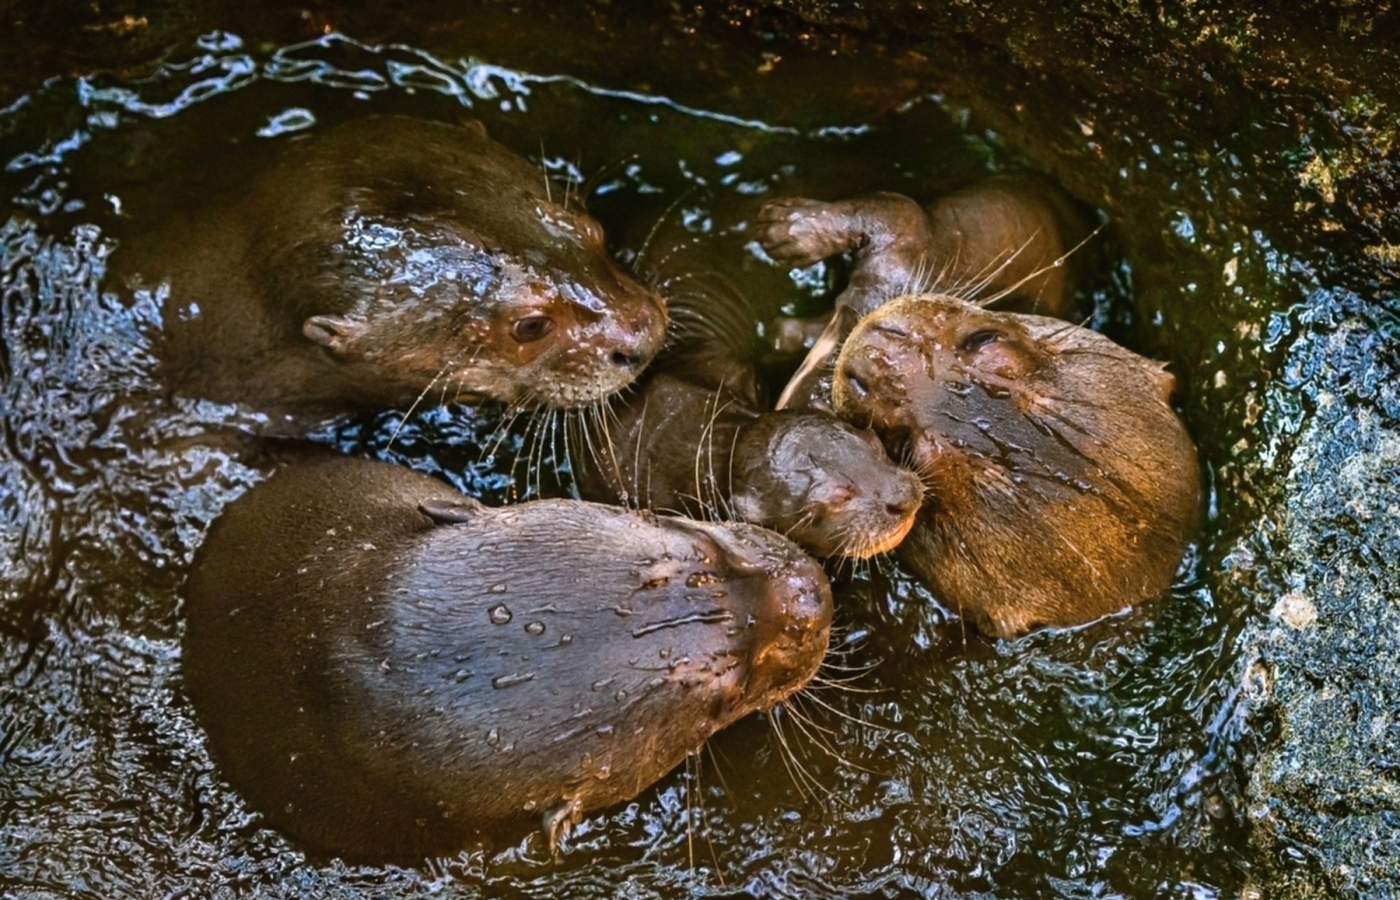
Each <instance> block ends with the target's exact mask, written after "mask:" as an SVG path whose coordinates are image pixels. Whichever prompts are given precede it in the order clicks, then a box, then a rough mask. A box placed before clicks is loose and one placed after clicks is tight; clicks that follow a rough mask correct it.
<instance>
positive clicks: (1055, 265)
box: [980, 221, 1108, 306]
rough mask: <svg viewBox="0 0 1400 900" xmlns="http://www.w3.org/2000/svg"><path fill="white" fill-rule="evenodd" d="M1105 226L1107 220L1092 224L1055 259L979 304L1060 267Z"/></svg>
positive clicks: (1014, 289) (988, 304) (989, 301)
mask: <svg viewBox="0 0 1400 900" xmlns="http://www.w3.org/2000/svg"><path fill="white" fill-rule="evenodd" d="M1107 226H1108V222H1107V221H1102V222H1100V223H1099V224H1098V225H1096V226H1094V230H1093V231H1091V232H1089V233H1088V234H1086V235H1085V236H1084V237H1083V238H1082V239H1081V240H1080V241H1079V243H1077V244H1075V245H1074V246H1073V247H1070V248H1069V249H1068V250H1066V251H1065V252H1064V253H1061V254H1060V255H1059V256H1057V257H1055V259H1054V260H1052V261H1051V262H1049V263H1047V264H1046V265H1043V266H1041V267H1040V268H1038V269H1036V270H1035V271H1034V272H1031V273H1030V274H1028V275H1026V276H1025V277H1024V278H1022V279H1021V280H1019V281H1017V282H1016V283H1015V284H1013V285H1010V286H1009V287H1006V288H1004V289H1002V290H1000V291H998V292H997V293H995V294H993V295H991V296H990V297H987V298H985V299H983V300H982V301H980V305H982V306H990V305H991V304H993V303H996V302H997V301H998V300H1001V299H1002V298H1003V297H1006V296H1007V295H1008V294H1012V293H1014V292H1015V291H1016V290H1017V289H1019V288H1020V287H1021V286H1022V285H1023V284H1025V283H1026V282H1028V281H1030V280H1032V279H1034V278H1038V277H1040V276H1041V275H1044V274H1045V273H1046V272H1049V271H1051V270H1052V269H1059V268H1062V267H1063V266H1064V264H1065V263H1066V262H1068V261H1069V258H1070V257H1071V256H1073V255H1074V254H1075V253H1076V252H1078V251H1079V250H1080V249H1081V248H1082V247H1083V246H1084V245H1085V244H1087V243H1089V242H1090V241H1091V240H1093V239H1094V238H1096V237H1098V234H1099V232H1100V231H1103V230H1104V228H1106V227H1107ZM1017 252H1018V253H1019V252H1020V251H1019V250H1018V251H1017Z"/></svg>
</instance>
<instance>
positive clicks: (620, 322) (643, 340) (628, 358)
mask: <svg viewBox="0 0 1400 900" xmlns="http://www.w3.org/2000/svg"><path fill="white" fill-rule="evenodd" d="M638 299H639V302H638V303H637V304H636V306H635V308H634V309H632V310H630V311H628V312H627V313H622V312H619V313H618V314H616V315H614V316H613V317H612V318H611V319H610V320H609V321H608V322H607V323H606V324H605V325H604V327H605V328H606V337H607V350H608V360H609V361H610V362H611V363H612V364H613V365H615V366H617V367H618V368H620V369H626V370H627V371H630V372H640V371H641V370H642V369H643V368H645V367H646V365H647V363H649V362H651V360H652V358H653V357H655V356H656V354H657V353H659V352H660V351H661V345H662V344H663V343H664V342H665V340H666V308H665V306H664V305H663V304H662V302H661V300H660V298H657V297H653V296H649V295H643V296H642V297H641V298H638Z"/></svg>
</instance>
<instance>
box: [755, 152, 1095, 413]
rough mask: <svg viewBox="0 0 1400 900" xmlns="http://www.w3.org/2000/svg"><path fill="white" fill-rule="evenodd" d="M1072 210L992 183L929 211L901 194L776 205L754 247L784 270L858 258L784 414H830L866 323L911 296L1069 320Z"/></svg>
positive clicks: (1027, 184)
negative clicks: (854, 335)
mask: <svg viewBox="0 0 1400 900" xmlns="http://www.w3.org/2000/svg"><path fill="white" fill-rule="evenodd" d="M1069 218H1070V216H1069V214H1068V201H1066V200H1064V199H1063V198H1061V197H1059V196H1058V195H1057V194H1054V193H1052V192H1051V191H1050V189H1049V188H1048V186H1046V185H1042V184H1040V183H1039V182H1031V181H1029V180H1011V179H996V180H991V181H986V182H983V183H981V184H976V185H972V186H971V187H967V188H964V189H962V190H959V191H955V192H953V193H951V194H948V195H946V196H944V197H942V198H940V199H938V200H937V201H935V202H934V203H932V204H931V205H930V206H929V207H928V208H926V209H925V208H923V207H920V206H919V205H918V204H917V203H916V202H914V201H913V200H911V199H909V198H908V197H905V196H903V195H901V194H893V193H877V194H869V195H866V196H863V197H857V198H854V199H851V200H842V201H838V202H835V203H822V202H819V201H816V200H806V199H801V198H779V199H775V200H770V201H769V202H768V203H766V204H764V206H763V209H762V210H761V211H760V212H759V216H758V223H759V232H758V240H759V242H760V243H761V244H762V245H763V247H764V249H765V251H767V253H768V254H769V255H770V256H772V257H773V258H774V259H775V260H776V261H778V262H779V263H782V264H785V265H789V266H807V265H811V264H812V263H815V262H817V261H818V260H821V259H824V258H826V257H828V256H834V255H836V254H840V253H850V254H852V256H853V257H854V259H853V265H852V268H851V273H850V281H849V283H848V285H847V287H846V289H845V290H844V291H842V293H841V294H840V296H838V297H837V299H836V311H835V313H834V315H833V316H832V319H831V321H830V323H829V324H828V325H827V327H826V329H825V330H824V331H823V332H822V334H821V335H820V336H819V337H818V338H817V339H816V341H815V343H814V344H813V346H812V349H811V352H810V353H809V354H808V355H807V358H806V359H805V360H804V362H803V364H802V367H801V368H800V369H799V371H798V373H797V375H795V376H794V377H793V379H792V381H790V382H789V384H788V387H787V389H786V390H784V391H783V395H782V397H780V398H779V400H778V407H779V408H787V407H795V408H819V409H825V408H827V403H828V398H829V395H830V377H831V364H832V362H833V361H834V360H835V358H836V354H837V352H838V351H839V350H840V346H841V342H842V340H844V339H845V336H846V335H847V334H849V333H850V330H851V328H853V327H854V326H855V323H856V322H858V321H859V320H860V318H861V317H862V316H865V315H867V314H868V313H870V312H871V311H873V310H875V309H877V308H878V307H879V306H880V305H881V304H883V303H885V302H886V301H888V300H890V299H892V298H893V297H896V296H899V295H901V294H905V293H916V292H919V291H925V290H937V291H938V292H940V293H945V294H951V295H954V296H958V297H962V298H963V299H967V300H972V299H983V300H991V299H993V298H994V299H996V300H997V301H999V305H1000V306H1001V307H1002V308H1010V309H1015V310H1017V311H1021V312H1035V313H1041V314H1044V315H1051V316H1066V315H1068V314H1069V313H1070V312H1071V301H1070V298H1069V297H1068V296H1067V294H1066V290H1065V270H1064V267H1063V266H1062V265H1057V264H1056V260H1059V259H1060V258H1061V257H1063V256H1064V254H1065V242H1064V238H1063V235H1062V229H1063V228H1064V227H1065V226H1066V225H1067V224H1069V222H1068V220H1069Z"/></svg>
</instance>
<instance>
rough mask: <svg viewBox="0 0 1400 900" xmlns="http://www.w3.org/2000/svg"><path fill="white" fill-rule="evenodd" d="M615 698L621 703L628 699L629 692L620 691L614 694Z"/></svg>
mask: <svg viewBox="0 0 1400 900" xmlns="http://www.w3.org/2000/svg"><path fill="white" fill-rule="evenodd" d="M613 699H614V700H616V701H617V702H618V703H621V702H623V701H624V700H626V699H627V692H626V691H618V692H617V693H616V694H613Z"/></svg>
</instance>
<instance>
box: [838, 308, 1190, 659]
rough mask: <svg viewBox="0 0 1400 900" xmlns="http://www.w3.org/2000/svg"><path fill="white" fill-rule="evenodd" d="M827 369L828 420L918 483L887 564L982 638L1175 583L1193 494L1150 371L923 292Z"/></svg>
mask: <svg viewBox="0 0 1400 900" xmlns="http://www.w3.org/2000/svg"><path fill="white" fill-rule="evenodd" d="M835 373H836V374H835V378H834V380H833V390H832V400H833V403H834V405H835V407H836V411H837V412H838V413H839V414H840V415H841V416H843V417H847V418H849V419H851V420H852V421H854V422H856V423H858V424H861V425H868V426H870V427H872V428H874V430H875V431H876V433H878V434H879V435H880V437H881V439H882V440H883V441H884V443H885V447H886V449H887V450H889V451H890V454H891V455H892V456H893V457H894V458H896V459H904V460H907V461H908V462H909V463H910V464H911V465H913V466H914V467H915V468H916V469H917V470H918V471H919V473H920V474H921V475H922V477H923V479H924V485H925V488H926V494H925V499H924V505H923V508H922V509H921V510H920V512H919V518H918V523H917V524H916V525H915V527H914V529H913V531H912V532H911V533H910V535H909V538H908V539H907V540H905V542H904V543H903V544H902V545H901V546H900V548H899V551H898V555H899V559H900V561H901V562H903V563H905V564H906V565H907V566H908V567H909V568H910V569H912V570H913V571H914V572H915V574H917V575H918V576H919V577H920V578H922V579H923V580H924V582H925V583H927V585H928V586H929V588H930V589H932V590H933V592H934V593H935V594H936V595H937V596H938V597H939V598H940V599H943V600H946V601H947V602H948V603H950V604H951V605H953V606H954V607H956V608H957V609H958V610H959V611H960V612H961V613H962V614H963V615H964V616H966V617H967V618H968V619H970V620H971V621H972V622H973V623H974V624H975V625H976V626H977V627H978V628H979V629H981V630H982V631H984V632H986V633H987V634H991V635H995V636H999V637H1014V636H1015V635H1018V634H1021V633H1022V632H1025V631H1026V630H1028V629H1030V628H1033V627H1035V626H1038V625H1055V626H1064V625H1074V624H1078V623H1081V622H1086V621H1089V620H1091V619H1094V618H1097V617H1099V616H1103V615H1105V614H1107V613H1110V612H1113V611H1115V610H1117V609H1121V608H1123V607H1125V606H1128V605H1130V604H1133V603H1137V602H1139V601H1141V600H1145V599H1147V598H1149V597H1152V596H1154V595H1156V594H1159V593H1161V592H1162V591H1164V590H1166V589H1167V588H1168V587H1169V586H1170V584H1171V580H1172V577H1173V575H1174V573H1175V572H1176V569H1177V566H1178V565H1179V564H1180V561H1181V558H1182V554H1183V553H1184V551H1185V549H1186V546H1187V544H1188V543H1189V542H1190V540H1191V539H1192V536H1193V535H1194V533H1195V529H1196V527H1197V524H1198V519H1199V515H1200V504H1201V487H1200V472H1199V469H1198V467H1197V464H1196V450H1195V447H1194V445H1193V444H1192V442H1191V439H1190V437H1189V436H1188V435H1187V433H1186V430H1185V428H1184V427H1183V426H1182V424H1181V421H1180V420H1179V419H1178V418H1177V416H1176V414H1175V413H1174V412H1173V411H1172V408H1171V406H1170V405H1169V403H1168V400H1169V398H1170V396H1171V393H1172V389H1173V386H1174V383H1175V380H1174V379H1173V377H1172V376H1171V375H1170V374H1168V373H1167V372H1165V371H1164V370H1163V367H1162V365H1161V364H1160V363H1156V362H1153V361H1151V360H1148V359H1145V358H1143V357H1141V356H1138V355H1137V354H1135V353H1132V352H1130V351H1128V350H1125V349H1123V348H1122V347H1120V346H1118V345H1117V344H1115V343H1113V342H1112V341H1110V340H1109V339H1108V338H1106V337H1104V336H1103V335H1101V334H1098V333H1097V332H1094V331H1090V330H1089V329H1087V328H1081V327H1079V326H1076V325H1072V324H1069V323H1066V322H1062V321H1060V320H1058V319H1050V318H1046V317H1044V316H1035V315H1027V314H1021V313H1011V312H995V311H991V310H987V309H983V308H981V307H979V306H977V305H976V304H973V303H968V302H965V301H963V300H959V299H956V298H953V297H947V296H942V295H937V294H922V295H909V296H905V297H901V298H899V299H897V300H895V301H893V302H890V303H888V304H886V305H884V306H882V307H880V308H879V309H877V310H875V311H874V312H872V313H871V314H869V315H868V316H866V317H865V318H864V319H862V320H861V322H860V324H859V325H857V326H856V328H855V330H854V331H852V332H851V335H850V337H848V338H847V339H846V342H845V344H844V346H843V347H842V349H841V354H840V356H839V357H838V359H837V362H836V368H835Z"/></svg>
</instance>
